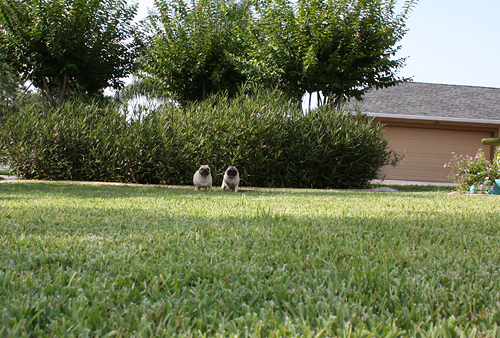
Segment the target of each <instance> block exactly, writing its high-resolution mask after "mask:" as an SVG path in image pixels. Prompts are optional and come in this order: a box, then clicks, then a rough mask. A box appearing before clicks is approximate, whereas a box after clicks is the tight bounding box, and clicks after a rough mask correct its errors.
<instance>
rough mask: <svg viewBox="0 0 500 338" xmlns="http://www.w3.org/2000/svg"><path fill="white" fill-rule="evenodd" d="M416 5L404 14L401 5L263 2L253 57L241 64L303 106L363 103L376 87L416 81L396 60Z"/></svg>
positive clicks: (385, 0)
mask: <svg viewBox="0 0 500 338" xmlns="http://www.w3.org/2000/svg"><path fill="white" fill-rule="evenodd" d="M414 3H415V1H407V2H406V4H405V6H404V7H403V11H402V13H400V14H396V13H395V11H394V7H395V4H396V1H395V0H369V1H357V0H356V1H333V0H321V1H311V0H303V1H297V2H291V1H287V0H262V1H258V5H257V6H256V7H255V12H256V18H255V26H256V27H253V28H252V30H253V31H251V32H248V34H247V36H246V39H247V40H248V41H249V45H250V46H251V48H250V50H249V53H248V54H249V57H247V58H246V59H245V58H239V61H240V67H241V69H242V72H243V73H244V74H247V76H248V77H249V78H250V79H257V81H260V82H262V83H273V84H275V85H278V86H279V88H281V89H282V90H283V91H286V92H287V93H288V94H289V95H290V96H291V97H294V98H296V99H297V100H300V99H301V98H302V96H303V95H304V93H305V92H309V93H312V92H315V91H321V92H322V93H323V96H324V97H325V98H326V101H325V102H330V103H333V104H335V105H336V106H340V105H341V103H342V102H343V101H345V100H348V99H349V98H352V97H354V98H356V99H359V100H360V99H362V97H363V95H364V93H365V92H366V91H367V90H369V89H371V88H377V89H378V88H384V87H389V86H393V85H396V84H398V83H400V82H403V81H407V80H408V79H405V78H400V77H398V76H397V71H398V69H400V68H401V67H403V66H404V61H405V59H404V58H402V59H393V58H394V56H395V54H396V52H397V50H398V49H399V46H397V43H398V41H400V40H401V39H402V37H403V36H404V34H405V32H406V26H405V21H406V18H407V15H408V12H409V11H410V10H411V8H412V7H413V6H414ZM255 31H256V32H257V33H255ZM320 104H321V102H320Z"/></svg>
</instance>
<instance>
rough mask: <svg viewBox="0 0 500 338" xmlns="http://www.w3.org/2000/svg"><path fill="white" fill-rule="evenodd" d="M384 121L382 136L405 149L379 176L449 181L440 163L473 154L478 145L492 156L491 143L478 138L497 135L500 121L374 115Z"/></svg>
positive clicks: (395, 145)
mask: <svg viewBox="0 0 500 338" xmlns="http://www.w3.org/2000/svg"><path fill="white" fill-rule="evenodd" d="M375 119H376V120H377V121H379V122H381V123H383V124H384V125H385V128H384V136H385V137H386V138H387V139H388V141H389V147H390V148H392V149H394V150H395V151H396V152H398V153H402V152H403V151H405V159H404V160H403V161H402V163H401V164H400V165H399V166H397V167H395V168H394V167H392V166H390V165H388V166H385V167H384V168H383V169H382V171H381V173H380V175H379V177H380V178H383V177H384V178H385V179H400V180H416V181H422V180H423V181H430V182H451V181H452V180H451V179H449V178H448V177H447V176H448V174H449V173H450V170H449V168H445V167H444V164H445V163H447V162H449V161H450V160H451V158H452V156H453V155H452V152H455V153H456V154H458V155H474V154H475V153H476V152H477V150H478V149H479V148H482V149H483V151H484V152H485V155H486V156H487V157H489V158H490V159H491V158H492V157H493V153H494V146H482V145H481V140H482V139H483V138H488V137H499V135H500V124H485V123H470V122H453V121H435V120H434V121H433V120H422V119H416V120H411V119H407V118H405V119H398V118H395V119H391V118H387V117H376V118H375Z"/></svg>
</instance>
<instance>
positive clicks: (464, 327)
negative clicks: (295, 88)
mask: <svg viewBox="0 0 500 338" xmlns="http://www.w3.org/2000/svg"><path fill="white" fill-rule="evenodd" d="M408 189H409V188H408ZM409 190H411V189H409ZM424 190H425V189H424ZM437 190H438V191H404V192H393V193H388V192H367V191H332V190H284V189H283V190H280V189H277V190H270V189H269V190H267V189H262V190H261V189H256V190H244V191H241V193H240V192H238V193H237V194H235V193H230V192H224V191H220V190H217V191H213V192H212V193H206V192H196V191H194V189H171V188H164V187H129V186H102V185H80V184H69V183H51V182H6V183H1V184H0V336H8V337H18V336H19V337H21V336H32V337H35V336H37V337H38V336H75V337H86V336H89V337H95V336H108V337H126V336H139V337H146V336H151V337H153V336H154V337H160V336H164V337H170V336H176V335H178V336H192V337H197V336H221V337H222V336H224V337H226V336H227V337H234V336H240V337H246V336H262V337H277V336H287V337H288V336H300V337H304V336H306V337H307V336H309V337H315V336H322V337H329V336H370V334H372V335H373V336H375V337H381V336H384V335H387V336H399V335H404V336H433V337H439V336H442V337H449V336H457V335H460V334H464V335H466V336H476V337H484V336H488V335H489V336H497V335H499V333H500V330H499V329H498V326H497V325H498V324H500V314H499V310H500V305H499V304H500V274H499V271H500V270H499V268H500V234H499V227H500V200H499V197H498V196H488V195H479V196H478V195H476V196H469V195H448V194H447V191H449V190H450V188H446V189H441V191H439V189H437Z"/></svg>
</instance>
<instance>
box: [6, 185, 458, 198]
mask: <svg viewBox="0 0 500 338" xmlns="http://www.w3.org/2000/svg"><path fill="white" fill-rule="evenodd" d="M381 187H387V188H392V189H395V190H397V192H384V191H370V190H367V189H359V190H356V189H285V188H249V187H241V188H240V190H239V191H238V193H236V194H235V193H234V192H229V191H222V190H220V189H219V187H214V190H213V191H212V192H206V191H204V190H202V191H195V189H194V188H192V187H189V186H179V187H172V186H161V185H152V186H147V185H113V184H99V183H70V182H52V181H16V182H5V183H3V184H1V185H0V199H2V198H3V199H5V196H3V197H2V196H1V194H2V193H4V194H5V193H10V194H15V195H16V197H21V196H22V195H31V196H32V195H38V194H50V195H57V196H62V197H64V196H69V197H86V198H132V197H159V196H164V197H169V196H185V197H193V198H208V197H216V196H219V197H221V196H235V197H236V196H245V195H248V196H276V197H280V196H288V195H290V196H317V197H332V196H352V197H363V196H366V195H367V194H381V195H393V194H397V193H399V192H405V193H410V192H450V191H452V190H453V188H454V187H450V186H431V185H428V186H419V185H379V184H377V185H372V188H381Z"/></svg>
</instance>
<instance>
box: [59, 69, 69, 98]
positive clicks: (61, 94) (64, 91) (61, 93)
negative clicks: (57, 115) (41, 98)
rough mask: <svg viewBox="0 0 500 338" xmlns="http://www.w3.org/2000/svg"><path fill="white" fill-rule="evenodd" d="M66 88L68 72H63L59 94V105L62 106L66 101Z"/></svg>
mask: <svg viewBox="0 0 500 338" xmlns="http://www.w3.org/2000/svg"><path fill="white" fill-rule="evenodd" d="M67 86H68V72H64V80H63V86H62V88H61V92H60V93H59V104H63V102H64V100H65V99H66V87H67Z"/></svg>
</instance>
